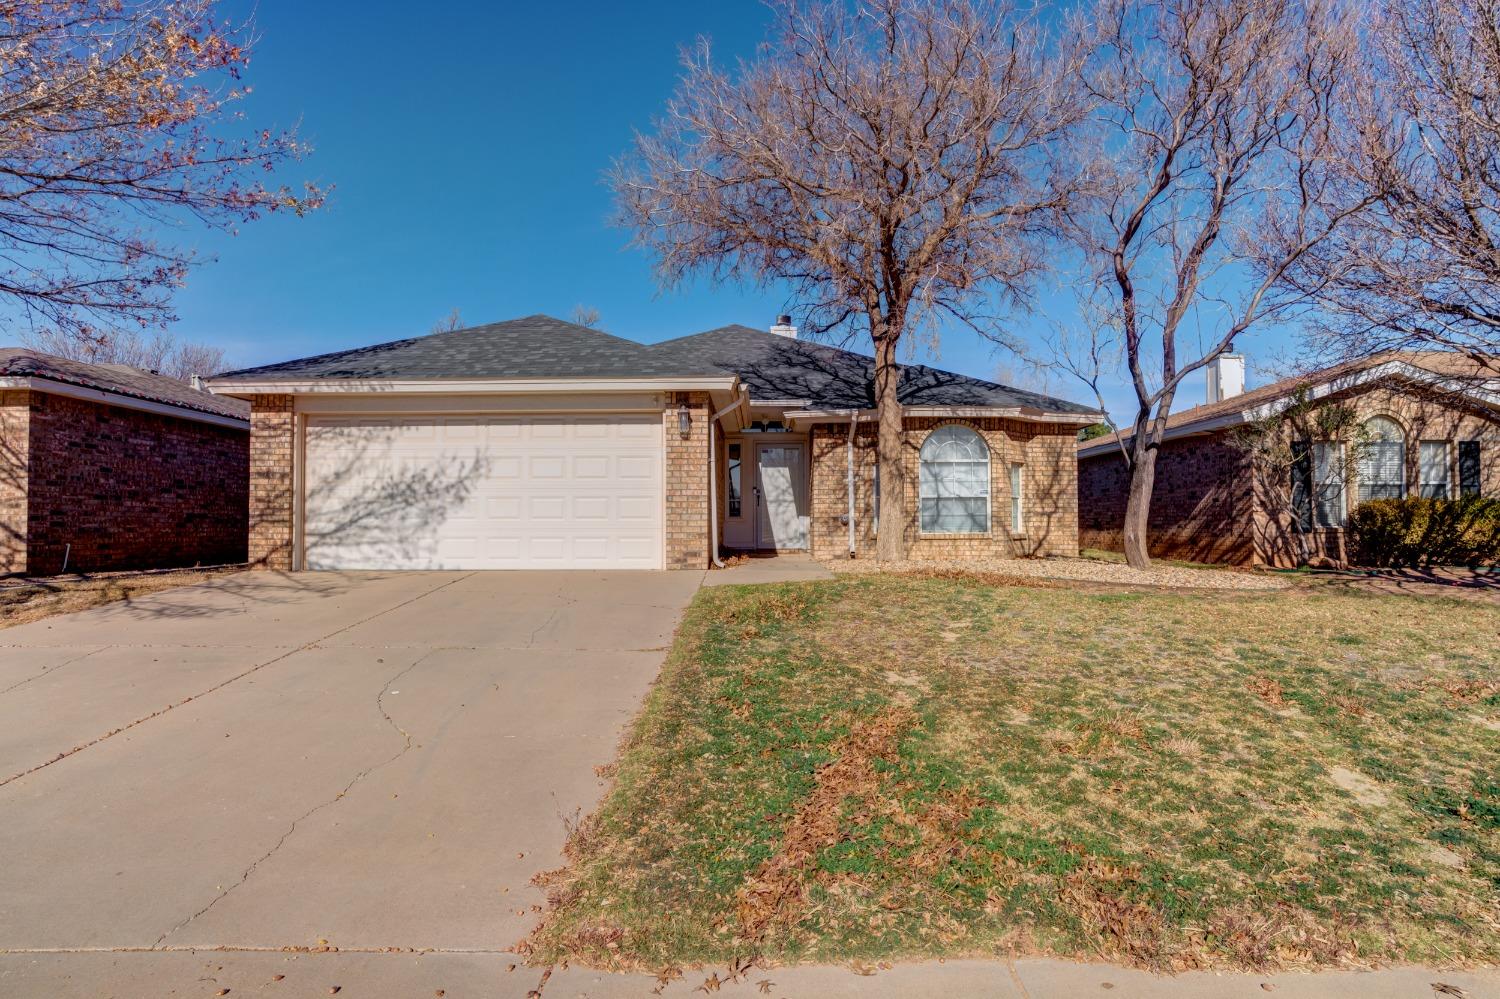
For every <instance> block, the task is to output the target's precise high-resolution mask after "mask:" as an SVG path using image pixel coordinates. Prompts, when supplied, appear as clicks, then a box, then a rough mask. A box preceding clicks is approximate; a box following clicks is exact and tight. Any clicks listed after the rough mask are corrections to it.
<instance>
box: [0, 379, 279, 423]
mask: <svg viewBox="0 0 1500 999" xmlns="http://www.w3.org/2000/svg"><path fill="white" fill-rule="evenodd" d="M0 389H27V390H29V391H32V392H45V393H46V394H48V395H60V396H66V397H67V398H69V399H79V400H82V401H83V402H95V403H99V404H100V405H104V406H118V407H119V408H121V409H134V410H137V411H138V412H142V413H154V414H156V415H157V416H171V417H175V418H176V419H179V420H193V421H195V422H197V423H212V424H214V425H215V426H219V427H234V428H235V429H236V430H249V429H250V421H249V420H242V419H240V418H239V417H236V416H221V415H220V414H218V413H207V412H204V411H203V410H201V409H189V408H188V407H187V406H174V405H172V404H171V403H166V402H154V401H152V400H150V399H138V398H136V397H135V396H133V395H122V394H120V393H119V392H106V391H104V390H103V389H92V388H86V387H84V386H82V385H70V384H69V383H67V382H58V381H53V380H52V379H50V378H37V377H34V376H24V377H16V378H0Z"/></svg>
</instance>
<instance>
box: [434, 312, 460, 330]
mask: <svg viewBox="0 0 1500 999" xmlns="http://www.w3.org/2000/svg"><path fill="white" fill-rule="evenodd" d="M463 328H464V317H463V316H462V315H461V314H460V313H459V311H458V309H456V308H455V309H453V310H451V311H450V312H449V313H448V314H447V315H446V316H444V317H443V318H442V319H439V320H438V321H437V322H435V323H433V324H432V330H431V332H433V333H452V332H453V331H454V330H461V329H463Z"/></svg>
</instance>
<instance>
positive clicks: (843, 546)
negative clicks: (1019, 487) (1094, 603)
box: [809, 417, 1078, 558]
mask: <svg viewBox="0 0 1500 999" xmlns="http://www.w3.org/2000/svg"><path fill="white" fill-rule="evenodd" d="M949 423H958V424H962V425H964V426H967V427H970V428H971V429H973V430H975V431H977V432H978V433H979V435H980V436H981V437H983V438H984V441H985V443H986V444H987V445H988V447H989V449H990V531H989V533H987V534H982V535H941V536H930V535H929V536H923V535H922V534H921V531H920V521H919V518H918V509H919V489H920V481H919V477H918V475H919V462H920V453H921V448H922V442H923V441H925V440H926V439H927V435H928V434H930V433H931V432H932V431H933V430H935V429H937V428H938V427H940V426H944V425H946V424H949ZM877 433H878V432H877V429H876V426H875V423H874V421H873V420H870V421H867V422H862V423H860V425H859V428H858V430H857V432H856V435H855V459H854V460H855V509H856V517H855V519H856V521H857V524H856V538H855V551H856V557H861V558H873V557H874V554H875V529H874V528H875V521H874V516H875V481H876V467H877V463H876V454H877V451H876V446H877V445H876V441H877ZM848 435H849V427H848V425H847V424H829V423H820V424H817V425H815V426H814V427H813V428H812V431H811V434H810V446H809V451H810V453H811V460H812V516H811V531H812V551H813V555H814V556H816V557H818V558H843V557H846V556H847V555H848V553H849V541H848V536H849V535H848V526H847V525H846V524H845V523H843V521H842V519H841V518H842V517H843V516H844V515H845V514H846V512H847V510H848V494H847V492H846V479H847V457H846V447H847V443H848ZM903 437H904V440H903V448H902V460H903V463H904V465H905V469H906V503H905V508H906V516H905V521H906V541H907V553H908V554H909V555H910V556H911V557H913V558H963V557H966V556H973V557H982V556H999V557H1011V556H1017V555H1076V554H1078V526H1077V525H1078V522H1077V510H1078V502H1077V485H1078V482H1077V476H1076V475H1075V474H1074V471H1073V462H1074V457H1073V439H1074V431H1072V430H1070V429H1067V428H1062V429H1054V428H1052V427H1049V426H1047V425H1044V424H1032V423H1026V422H1024V421H1019V420H1000V419H979V420H947V419H940V418H928V417H914V418H909V419H907V420H906V421H905V424H904V428H903ZM1012 464H1020V465H1022V466H1023V469H1024V471H1023V473H1022V482H1023V486H1024V489H1025V492H1026V495H1025V497H1024V501H1023V503H1022V511H1023V519H1024V524H1025V528H1026V530H1025V532H1024V534H1022V535H1019V536H1017V535H1013V534H1012V533H1011V531H1010V499H1011V497H1010V466H1011V465H1012Z"/></svg>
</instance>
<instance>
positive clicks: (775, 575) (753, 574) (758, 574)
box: [703, 554, 833, 586]
mask: <svg viewBox="0 0 1500 999" xmlns="http://www.w3.org/2000/svg"><path fill="white" fill-rule="evenodd" d="M832 578H833V573H831V572H829V571H828V567H827V566H825V565H824V564H823V563H822V562H818V561H816V560H814V559H813V558H812V557H811V556H808V555H799V554H789V555H764V556H759V555H753V556H750V557H747V558H744V559H742V560H740V561H737V562H734V563H732V564H730V565H729V566H728V567H727V568H724V569H713V570H710V571H709V572H708V573H707V574H705V575H704V577H703V585H704V586H735V585H739V584H742V583H794V582H801V581H803V580H808V579H832Z"/></svg>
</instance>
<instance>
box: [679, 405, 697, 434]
mask: <svg viewBox="0 0 1500 999" xmlns="http://www.w3.org/2000/svg"><path fill="white" fill-rule="evenodd" d="M692 434H693V412H692V410H690V409H688V408H687V405H686V404H683V405H681V406H678V407H677V435H678V436H679V437H681V438H682V439H683V440H687V439H688V438H689V437H691V436H692Z"/></svg>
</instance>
